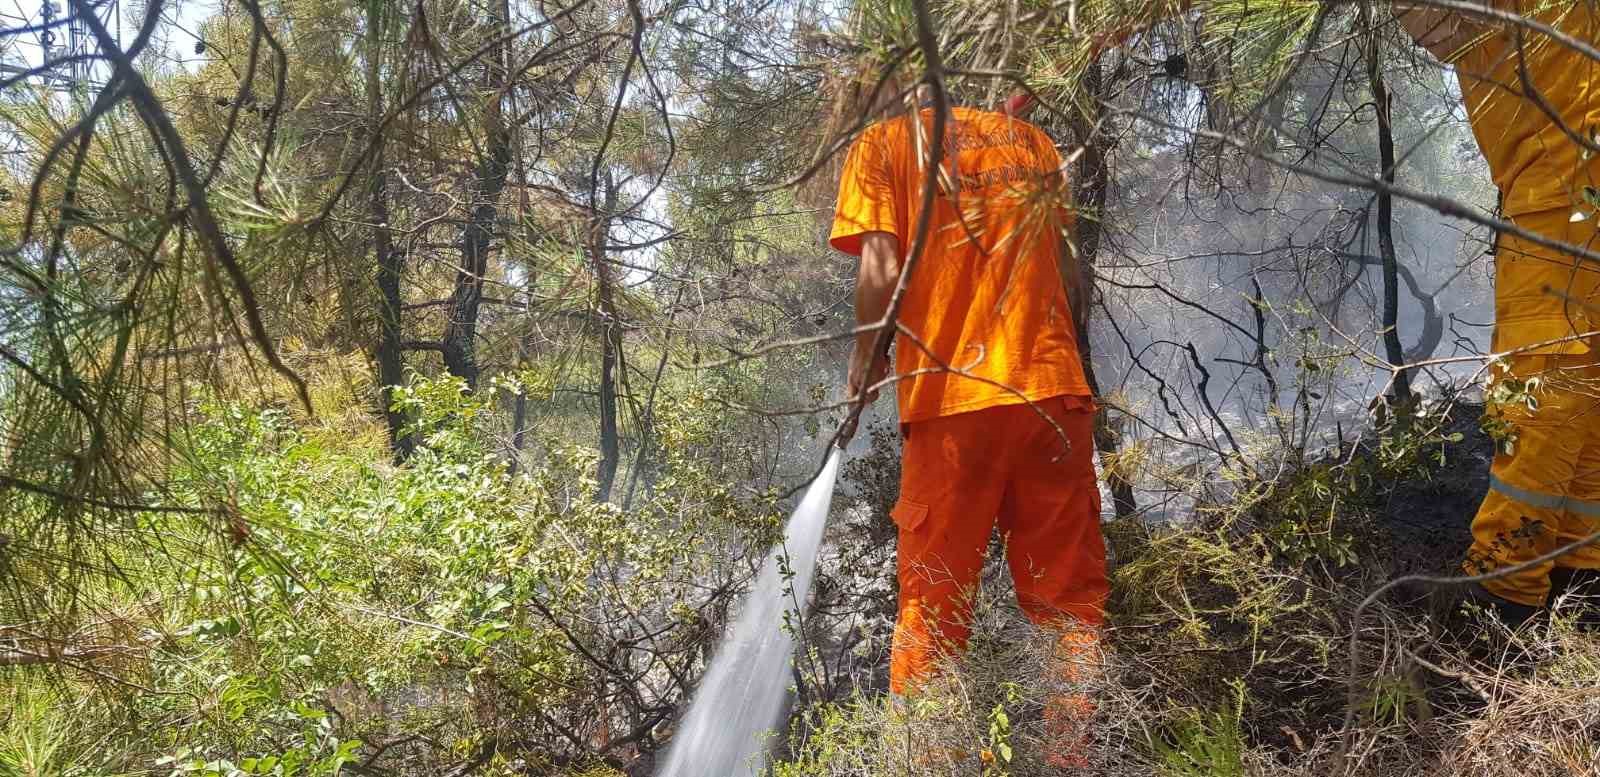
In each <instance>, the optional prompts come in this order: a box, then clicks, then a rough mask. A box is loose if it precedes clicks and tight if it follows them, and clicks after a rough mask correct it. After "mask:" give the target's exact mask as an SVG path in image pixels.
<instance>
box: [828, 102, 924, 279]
mask: <svg viewBox="0 0 1600 777" xmlns="http://www.w3.org/2000/svg"><path fill="white" fill-rule="evenodd" d="M881 126H882V125H879V126H878V127H874V128H869V129H868V130H867V131H866V132H864V133H862V134H861V137H859V138H857V139H856V142H855V143H854V144H853V145H852V146H851V147H850V153H849V154H848V155H847V156H846V157H845V161H844V172H843V173H842V174H841V175H840V176H839V199H838V202H837V204H836V205H835V206H834V212H833V230H832V232H831V233H830V234H829V236H828V244H829V245H832V246H833V247H834V248H836V249H838V250H840V251H843V252H844V253H847V254H850V255H852V256H860V255H861V236H862V235H864V234H866V233H868V232H888V233H889V234H891V235H894V236H895V237H897V238H899V239H900V240H901V243H902V244H904V235H905V229H904V226H905V225H903V224H901V223H900V218H899V215H898V211H897V207H896V206H897V202H896V196H895V181H894V171H893V166H892V165H891V163H890V157H889V149H887V148H886V147H885V141H884V137H883V134H884V133H883V132H881V131H874V130H879V129H881Z"/></svg>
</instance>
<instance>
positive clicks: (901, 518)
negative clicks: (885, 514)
mask: <svg viewBox="0 0 1600 777" xmlns="http://www.w3.org/2000/svg"><path fill="white" fill-rule="evenodd" d="M889 517H890V518H891V519H893V520H894V525H895V526H897V527H899V528H900V531H916V530H917V527H918V526H921V525H922V522H923V521H926V520H928V506H927V505H924V504H917V503H916V502H907V501H905V500H901V501H899V502H896V503H895V505H894V509H893V510H890V511H889Z"/></svg>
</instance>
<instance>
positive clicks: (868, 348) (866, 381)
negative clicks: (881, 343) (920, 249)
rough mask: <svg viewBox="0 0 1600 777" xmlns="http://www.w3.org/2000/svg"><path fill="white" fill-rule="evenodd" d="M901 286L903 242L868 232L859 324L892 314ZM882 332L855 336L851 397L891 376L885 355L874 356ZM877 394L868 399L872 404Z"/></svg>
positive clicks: (858, 279)
mask: <svg viewBox="0 0 1600 777" xmlns="http://www.w3.org/2000/svg"><path fill="white" fill-rule="evenodd" d="M899 283H900V240H899V239H898V238H896V237H895V236H894V235H891V234H889V233H888V232H868V233H866V234H865V235H862V236H861V270H860V273H859V275H858V276H857V277H856V324H857V325H859V326H872V325H874V324H877V323H879V322H881V321H883V316H884V314H885V313H887V312H888V310H889V299H890V298H891V297H893V296H894V288H895V286H896V285H898V284H899ZM880 333H881V330H879V329H872V330H868V331H864V332H861V333H859V334H857V335H856V346H855V350H854V351H853V352H852V353H851V354H850V372H849V378H848V381H849V384H848V386H849V388H848V390H849V393H850V398H851V399H857V398H859V397H860V396H861V392H862V391H863V390H865V389H868V388H870V387H871V386H873V385H874V384H876V383H878V382H879V381H881V380H883V378H884V376H885V375H887V374H888V372H889V359H888V354H887V352H886V351H878V352H877V353H874V352H873V351H874V348H873V346H874V345H875V344H877V342H878V335H879V334H880ZM877 396H878V392H876V391H873V392H871V393H870V394H869V395H868V396H867V401H868V402H870V401H872V400H873V399H876V398H877Z"/></svg>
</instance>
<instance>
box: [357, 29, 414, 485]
mask: <svg viewBox="0 0 1600 777" xmlns="http://www.w3.org/2000/svg"><path fill="white" fill-rule="evenodd" d="M383 9H384V3H382V2H379V0H371V2H369V3H368V5H367V127H368V128H369V129H368V131H369V132H374V133H375V132H377V129H378V123H379V122H380V121H382V120H383V95H382V93H381V89H382V80H381V73H380V71H381V69H382V68H381V65H382V61H383V60H382V47H383V13H384V10H383ZM372 142H373V143H375V144H376V146H377V148H376V150H375V152H374V154H373V157H372V170H371V172H370V175H371V181H370V182H369V184H368V185H369V192H370V195H371V198H372V251H373V256H374V258H375V260H376V262H375V263H376V265H377V270H378V274H377V282H378V295H379V309H378V347H377V348H376V349H375V352H374V354H373V356H374V357H375V358H376V360H377V362H378V401H379V402H380V403H382V405H383V406H382V408H380V409H381V410H382V412H383V418H384V421H385V423H386V424H387V425H388V427H389V447H390V448H391V449H393V451H394V456H395V460H396V461H404V460H405V459H406V458H407V457H409V456H410V455H411V452H412V451H413V450H414V449H415V447H416V445H415V441H414V440H412V439H411V438H410V437H409V436H408V435H406V434H405V422H406V418H405V414H404V413H402V412H401V411H399V410H397V409H396V408H395V407H394V393H395V389H396V388H397V387H398V386H399V385H400V383H401V381H403V380H404V379H405V374H404V371H405V362H404V351H403V349H402V348H401V345H400V343H401V336H400V306H401V299H400V277H401V274H402V273H403V272H404V270H405V257H404V255H402V254H401V253H400V252H399V251H397V250H396V249H395V247H394V234H393V233H392V232H391V231H390V229H389V175H388V172H387V171H385V170H384V163H385V158H384V148H383V146H384V139H383V138H381V137H375V138H373V139H372Z"/></svg>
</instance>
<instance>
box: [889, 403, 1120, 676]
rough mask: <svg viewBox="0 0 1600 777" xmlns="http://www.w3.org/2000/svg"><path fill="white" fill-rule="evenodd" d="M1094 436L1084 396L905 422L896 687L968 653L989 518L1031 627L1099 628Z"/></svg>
mask: <svg viewBox="0 0 1600 777" xmlns="http://www.w3.org/2000/svg"><path fill="white" fill-rule="evenodd" d="M1041 410H1042V411H1044V413H1045V414H1046V415H1048V416H1049V418H1050V421H1047V420H1045V418H1043V417H1041V415H1040V411H1041ZM1052 421H1053V422H1054V423H1051V422H1052ZM1057 427H1059V430H1058V428H1057ZM1062 432H1065V438H1066V439H1065V440H1063V439H1062V437H1063V435H1062ZM1093 432H1094V405H1093V402H1092V401H1091V400H1090V399H1089V398H1088V397H1056V398H1054V399H1049V400H1044V401H1042V402H1038V403H1035V405H1033V406H1030V405H1006V406H1002V407H992V408H986V409H983V410H977V411H973V412H970V413H962V414H960V415H953V416H946V417H942V418H934V419H929V420H927V421H919V422H915V423H912V424H907V425H906V426H905V428H904V433H905V444H904V452H903V455H902V459H901V476H900V501H899V502H898V503H897V504H896V505H895V508H894V512H893V517H894V522H895V525H896V526H897V528H898V529H899V549H898V556H899V581H900V607H899V617H898V619H897V620H896V622H895V629H894V644H893V647H892V653H891V656H890V660H889V685H890V689H891V690H892V691H894V692H895V693H905V692H906V691H907V690H908V689H911V688H914V686H915V685H916V684H917V683H918V682H919V681H921V680H923V679H925V678H927V677H928V675H929V674H930V673H931V671H932V669H933V665H934V664H935V663H936V662H937V661H938V659H939V658H940V657H942V656H945V655H949V654H951V653H953V652H955V651H959V650H960V649H962V648H963V647H965V645H966V642H967V637H968V635H969V634H970V629H971V615H972V611H971V605H972V600H973V595H974V593H975V592H976V589H977V585H978V579H979V573H980V572H981V571H982V568H983V560H984V551H985V550H986V549H987V547H988V544H989V534H990V531H991V530H992V529H993V528H994V525H995V521H996V519H998V520H999V523H1000V531H1001V534H1002V536H1003V537H1004V539H1005V547H1006V560H1007V562H1008V563H1009V566H1010V568H1011V576H1012V579H1013V580H1014V582H1015V584H1016V589H1017V599H1018V602H1019V603H1020V604H1021V606H1022V610H1023V612H1025V613H1026V614H1027V615H1028V617H1029V619H1031V620H1032V621H1033V622H1035V623H1037V624H1040V625H1043V626H1047V627H1054V628H1061V629H1063V630H1069V629H1072V628H1083V627H1088V628H1090V629H1093V628H1095V627H1098V626H1099V625H1100V624H1101V622H1102V621H1103V620H1104V617H1105V616H1104V607H1105V600H1106V595H1107V593H1108V592H1109V584H1108V583H1107V580H1106V551H1105V543H1104V540H1103V539H1102V538H1101V536H1100V489H1099V486H1098V484H1097V483H1096V481H1095V472H1094V434H1093Z"/></svg>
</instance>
